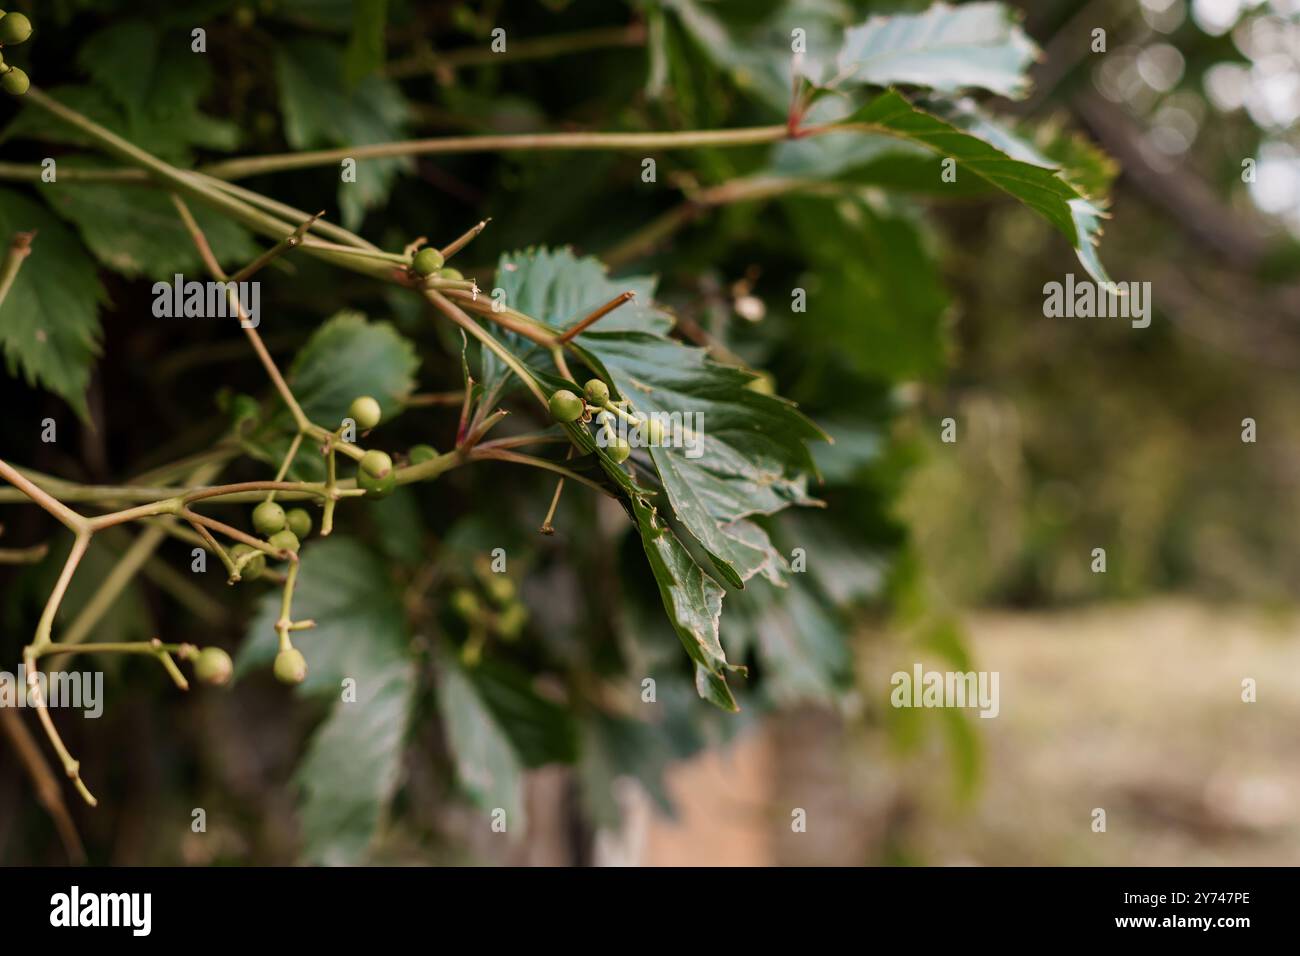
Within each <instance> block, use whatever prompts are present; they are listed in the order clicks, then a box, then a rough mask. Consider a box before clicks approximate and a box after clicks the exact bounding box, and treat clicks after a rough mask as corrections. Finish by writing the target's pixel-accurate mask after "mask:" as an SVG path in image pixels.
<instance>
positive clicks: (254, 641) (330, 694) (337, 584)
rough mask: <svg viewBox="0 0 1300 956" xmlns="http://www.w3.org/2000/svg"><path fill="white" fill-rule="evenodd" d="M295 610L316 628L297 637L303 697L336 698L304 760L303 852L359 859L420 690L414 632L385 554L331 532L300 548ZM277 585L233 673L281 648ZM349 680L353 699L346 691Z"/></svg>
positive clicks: (388, 792)
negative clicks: (303, 668) (304, 664)
mask: <svg viewBox="0 0 1300 956" xmlns="http://www.w3.org/2000/svg"><path fill="white" fill-rule="evenodd" d="M301 561H302V565H301V568H300V570H299V575H298V585H297V589H296V591H295V594H294V601H293V613H294V616H295V618H297V619H299V620H301V619H307V618H310V619H312V620H315V621H316V627H315V628H312V629H311V630H308V631H301V632H299V633H298V635H297V637H296V645H297V646H298V648H299V649H300V650H301V651H302V653H303V655H304V656H305V657H306V659H307V668H308V669H307V679H306V681H305V682H304V683H303V684H302V685H301V687H300V688H299V693H300V694H302V695H304V696H318V697H322V698H330V699H333V700H334V701H335V704H334V706H333V709H332V711H331V713H330V716H329V717H328V718H326V720H325V722H324V723H322V724H321V726H320V727H319V728H318V729H317V731H316V734H315V736H314V737H313V739H312V742H311V745H310V747H309V749H308V752H307V755H306V757H305V758H304V759H303V762H302V764H301V765H300V766H299V768H298V772H297V775H296V779H297V781H298V782H299V783H300V784H301V786H302V788H303V797H302V800H301V802H300V804H299V810H300V814H301V818H302V829H303V837H304V844H305V850H304V852H305V855H306V857H307V859H308V860H310V861H312V862H315V863H329V864H343V863H350V864H355V863H358V862H361V861H362V860H363V859H364V857H365V853H366V850H367V848H368V847H369V845H370V843H371V841H372V840H373V838H374V834H375V832H376V829H377V828H378V825H379V822H380V819H381V817H382V815H383V812H384V809H385V807H386V806H387V804H388V801H389V799H390V798H391V797H392V793H393V791H394V789H395V787H396V785H397V780H398V776H399V774H400V771H401V757H402V747H403V742H404V739H405V734H406V726H407V723H408V721H409V719H410V713H411V707H412V704H413V698H414V689H415V676H414V671H413V668H412V665H411V661H410V658H409V652H408V644H409V641H410V637H409V635H408V633H407V629H406V620H405V616H404V614H403V611H402V603H401V599H400V595H398V593H397V592H396V589H395V588H394V586H393V582H392V580H391V578H390V577H389V574H388V568H387V566H386V565H385V564H384V562H383V561H381V560H380V559H378V558H376V557H375V556H374V555H373V554H371V552H369V551H368V550H366V549H365V548H364V547H363V546H362V545H361V544H359V543H358V542H356V541H354V540H352V539H349V538H346V537H338V536H334V537H330V538H329V539H327V540H323V541H319V542H312V543H310V544H308V545H306V546H305V547H304V548H303V550H302V556H301ZM279 616H280V594H279V592H278V591H273V592H269V593H267V594H266V595H265V596H264V597H263V598H262V600H261V602H260V604H259V608H258V612H257V614H256V615H255V616H254V618H253V621H252V623H251V624H250V625H249V629H248V638H247V639H246V640H245V642H244V644H243V646H242V647H241V648H240V649H239V653H238V655H237V657H236V663H235V670H236V674H237V675H239V676H243V675H244V674H247V673H248V672H249V671H250V670H253V669H254V668H258V667H264V666H267V665H269V664H270V663H271V661H272V660H274V658H275V654H276V652H277V650H278V638H277V636H276V632H275V622H276V620H277V619H278V618H279ZM344 681H352V682H355V683H354V684H351V685H350V686H352V687H354V688H355V692H356V700H355V701H352V702H349V701H346V700H341V699H340V694H341V691H342V689H343V687H344Z"/></svg>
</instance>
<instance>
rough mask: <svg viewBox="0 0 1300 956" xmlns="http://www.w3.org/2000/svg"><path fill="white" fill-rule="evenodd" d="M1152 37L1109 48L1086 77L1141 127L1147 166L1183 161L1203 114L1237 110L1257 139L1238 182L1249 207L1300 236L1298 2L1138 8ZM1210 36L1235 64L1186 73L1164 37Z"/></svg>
mask: <svg viewBox="0 0 1300 956" xmlns="http://www.w3.org/2000/svg"><path fill="white" fill-rule="evenodd" d="M1140 10H1141V13H1142V19H1143V21H1144V22H1145V23H1146V25H1147V27H1149V28H1150V32H1149V33H1148V34H1147V35H1146V36H1145V37H1139V38H1137V39H1136V42H1134V43H1130V44H1126V45H1123V46H1119V47H1116V48H1113V49H1112V50H1111V51H1110V52H1109V53H1108V54H1107V55H1106V56H1104V57H1101V58H1099V62H1098V64H1097V66H1096V68H1095V69H1094V71H1093V82H1094V84H1095V86H1096V87H1097V90H1098V91H1099V92H1100V93H1101V94H1102V95H1103V96H1105V97H1106V98H1107V99H1109V100H1111V101H1113V102H1116V103H1121V104H1123V105H1124V106H1125V107H1126V108H1127V109H1128V110H1129V111H1130V112H1131V113H1133V115H1134V116H1135V117H1137V118H1139V119H1141V120H1142V121H1143V123H1144V125H1145V126H1146V127H1147V133H1146V141H1147V142H1146V145H1147V146H1148V154H1149V155H1150V156H1151V157H1152V162H1153V163H1154V164H1155V165H1156V166H1157V167H1160V166H1164V167H1166V168H1169V169H1172V168H1174V167H1175V166H1176V165H1177V164H1178V163H1180V162H1182V161H1184V160H1185V159H1186V158H1187V157H1188V154H1189V153H1190V152H1191V151H1192V149H1193V147H1194V146H1195V144H1196V140H1197V134H1198V133H1199V131H1200V130H1201V129H1202V128H1203V126H1204V125H1205V124H1206V123H1207V122H1213V118H1212V116H1211V117H1207V115H1206V114H1207V112H1208V111H1209V109H1213V110H1214V111H1216V112H1217V113H1219V114H1223V115H1229V114H1237V113H1238V112H1239V111H1244V113H1245V116H1246V117H1248V118H1249V120H1250V122H1252V123H1253V124H1254V125H1255V126H1256V127H1258V129H1259V131H1260V146H1259V148H1258V149H1257V150H1256V153H1257V155H1256V156H1253V157H1246V156H1243V157H1242V159H1246V158H1253V159H1254V160H1255V162H1256V166H1255V179H1254V181H1253V182H1243V184H1242V186H1241V187H1240V188H1241V189H1244V190H1246V191H1247V193H1248V195H1249V196H1250V198H1251V201H1252V202H1253V203H1254V204H1255V206H1256V207H1257V208H1258V209H1259V210H1260V211H1261V212H1264V213H1267V214H1268V215H1270V216H1275V217H1277V219H1278V220H1280V221H1281V222H1282V223H1284V224H1285V225H1286V226H1287V228H1289V229H1290V230H1291V231H1292V232H1294V233H1295V234H1296V235H1300V0H1141V3H1140ZM1189 18H1190V21H1191V24H1192V25H1193V26H1194V27H1195V28H1196V29H1198V30H1200V31H1201V32H1203V33H1205V34H1207V35H1208V36H1212V37H1224V36H1228V37H1230V39H1231V42H1232V46H1233V48H1234V49H1235V50H1236V51H1237V53H1239V54H1240V57H1241V58H1240V59H1230V60H1229V59H1225V60H1223V61H1222V62H1219V63H1215V64H1213V65H1212V66H1210V67H1209V68H1208V69H1204V70H1203V72H1201V74H1200V75H1199V76H1197V75H1196V74H1195V73H1189V70H1188V64H1187V63H1186V61H1185V59H1184V56H1183V54H1182V53H1180V52H1179V51H1178V49H1177V48H1176V47H1174V46H1173V45H1172V44H1171V43H1170V42H1169V41H1168V40H1167V39H1165V37H1166V36H1167V35H1168V34H1172V33H1174V32H1175V31H1177V30H1180V29H1181V28H1183V27H1184V26H1185V25H1186V24H1187V21H1188V19H1189Z"/></svg>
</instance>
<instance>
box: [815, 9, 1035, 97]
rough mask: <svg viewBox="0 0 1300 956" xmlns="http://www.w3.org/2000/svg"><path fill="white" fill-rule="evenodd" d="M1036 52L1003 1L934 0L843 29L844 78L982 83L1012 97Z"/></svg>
mask: <svg viewBox="0 0 1300 956" xmlns="http://www.w3.org/2000/svg"><path fill="white" fill-rule="evenodd" d="M1037 56H1038V47H1037V46H1035V45H1034V41H1033V40H1031V39H1030V38H1029V37H1028V36H1027V35H1026V34H1025V32H1024V31H1023V30H1021V29H1020V25H1019V23H1018V22H1017V19H1016V15H1015V14H1014V13H1013V11H1012V10H1011V8H1009V7H1007V6H1004V5H1003V4H1001V3H967V4H963V5H961V6H959V7H953V6H949V5H948V4H946V3H936V4H934V5H933V6H932V7H930V8H929V9H928V10H925V11H924V12H922V13H917V14H895V15H892V16H874V17H872V18H871V19H869V20H868V21H867V22H866V23H864V24H862V25H861V26H856V27H851V28H850V29H849V30H847V31H846V32H845V34H844V45H843V47H842V48H841V49H840V52H839V56H838V57H837V66H838V70H839V74H838V76H840V77H842V78H843V80H842V82H844V83H849V82H857V83H867V84H871V85H873V86H892V85H894V84H905V85H908V86H923V87H927V88H929V89H932V90H938V91H939V92H942V93H955V92H958V91H961V90H967V89H982V90H988V91H990V92H992V93H997V94H998V95H1000V96H1006V97H1010V98H1012V99H1017V98H1019V97H1022V96H1024V95H1025V94H1026V93H1027V92H1028V91H1029V80H1028V78H1027V77H1026V76H1025V71H1026V70H1027V69H1028V68H1029V65H1030V64H1031V63H1033V62H1034V60H1035V59H1036V58H1037Z"/></svg>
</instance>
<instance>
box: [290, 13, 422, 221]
mask: <svg viewBox="0 0 1300 956" xmlns="http://www.w3.org/2000/svg"><path fill="white" fill-rule="evenodd" d="M275 74H276V79H277V81H278V83H279V90H280V109H281V111H282V112H283V113H284V128H285V137H286V138H287V139H288V141H289V145H290V146H292V147H293V148H294V149H315V148H318V147H324V146H353V145H355V146H364V145H367V144H369V143H384V142H390V141H392V140H399V139H403V138H404V136H405V125H406V116H407V107H406V100H405V99H403V98H402V93H401V90H400V89H398V87H397V85H396V84H395V83H393V82H392V81H391V80H387V79H383V78H381V77H379V76H367V77H365V78H364V79H362V80H361V81H360V82H359V83H357V85H356V86H355V87H354V88H351V89H349V88H348V86H347V83H346V82H345V79H344V68H343V54H342V52H341V51H340V50H339V49H338V47H336V46H334V45H333V44H331V43H330V42H329V41H327V40H323V39H320V38H315V37H310V38H301V39H295V40H291V41H289V42H287V43H285V44H283V45H282V46H280V47H279V48H278V49H277V50H276V55H275ZM411 168H412V164H411V161H410V159H404V158H398V159H365V160H360V161H358V162H357V164H356V182H346V181H344V182H341V183H340V184H339V208H340V210H341V211H342V214H343V216H342V218H343V224H344V225H345V226H346V227H348V228H349V229H355V228H356V227H357V226H359V225H360V224H361V220H362V218H363V217H364V216H365V212H366V210H367V209H370V208H372V207H374V206H378V205H380V204H382V203H383V202H384V201H386V200H387V198H388V193H389V190H390V189H391V188H392V185H393V180H394V179H395V178H396V177H397V175H398V173H400V172H402V171H403V170H408V169H411Z"/></svg>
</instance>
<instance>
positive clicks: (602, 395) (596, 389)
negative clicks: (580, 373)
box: [582, 378, 609, 406]
mask: <svg viewBox="0 0 1300 956" xmlns="http://www.w3.org/2000/svg"><path fill="white" fill-rule="evenodd" d="M582 392H583V394H584V395H586V396H587V401H588V402H589V403H590V404H592V405H602V406H603V405H604V404H605V403H606V402H608V401H609V386H608V385H606V384H605V383H604V382H602V381H601V380H600V379H598V378H593V379H591V380H590V381H589V382H587V384H586V385H584V386H583V387H582Z"/></svg>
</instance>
